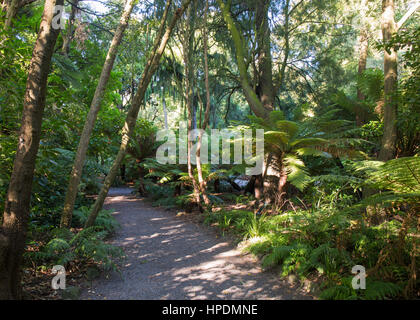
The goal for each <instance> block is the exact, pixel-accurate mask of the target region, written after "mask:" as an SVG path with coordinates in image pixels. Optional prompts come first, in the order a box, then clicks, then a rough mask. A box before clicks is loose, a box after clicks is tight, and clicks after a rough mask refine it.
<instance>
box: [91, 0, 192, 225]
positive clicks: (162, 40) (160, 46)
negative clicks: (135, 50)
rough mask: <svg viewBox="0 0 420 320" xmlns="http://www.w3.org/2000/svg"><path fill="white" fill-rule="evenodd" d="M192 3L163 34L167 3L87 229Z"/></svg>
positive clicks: (92, 222) (104, 196)
mask: <svg viewBox="0 0 420 320" xmlns="http://www.w3.org/2000/svg"><path fill="white" fill-rule="evenodd" d="M190 2H191V0H186V1H185V2H184V3H183V5H182V6H181V7H180V8H178V9H177V10H176V11H175V14H174V15H173V17H172V20H171V22H170V23H169V25H168V26H167V28H166V31H165V33H164V34H163V31H164V25H165V21H166V18H167V13H168V10H169V6H170V4H171V0H168V1H167V4H166V8H165V12H164V15H163V18H162V21H161V25H160V27H159V31H158V34H157V36H156V39H155V43H154V46H153V50H152V52H151V53H150V56H149V58H148V61H147V64H146V67H145V69H144V71H143V75H142V78H141V79H140V82H139V86H138V89H137V92H136V95H135V97H134V100H133V103H132V105H131V106H130V108H129V110H128V113H127V117H126V120H125V124H124V127H123V130H122V139H121V145H120V149H119V151H118V154H117V157H116V159H115V160H114V163H113V164H112V167H111V169H110V171H109V173H108V175H107V176H106V178H105V181H104V185H103V187H102V189H101V191H100V193H99V195H98V197H97V198H96V201H95V204H94V205H93V208H92V210H91V212H90V214H89V217H88V220H87V221H86V227H91V226H93V224H94V223H95V220H96V217H97V216H98V213H99V211H100V210H101V209H102V206H103V203H104V201H105V198H106V196H107V194H108V191H109V188H110V187H111V185H112V183H113V182H114V179H115V177H116V175H117V172H118V168H119V166H120V164H121V162H122V160H123V159H124V157H125V154H126V150H127V146H128V142H129V139H130V136H131V135H132V132H133V129H134V127H135V124H136V121H137V116H138V113H139V110H140V106H141V104H142V101H143V99H144V94H145V92H146V89H147V87H148V85H149V83H150V80H151V79H152V76H153V74H154V73H155V71H156V69H157V68H158V66H159V62H160V58H161V57H162V54H163V52H164V50H165V47H166V44H167V43H168V40H169V38H170V36H171V33H172V30H173V29H174V27H175V24H176V22H177V21H178V19H179V18H180V17H181V16H182V14H183V13H184V11H185V9H186V8H187V7H188V5H189V3H190ZM162 34H163V35H162Z"/></svg>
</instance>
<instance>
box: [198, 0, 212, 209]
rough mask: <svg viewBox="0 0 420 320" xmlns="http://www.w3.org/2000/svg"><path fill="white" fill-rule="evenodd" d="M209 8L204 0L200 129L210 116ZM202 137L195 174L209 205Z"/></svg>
mask: <svg viewBox="0 0 420 320" xmlns="http://www.w3.org/2000/svg"><path fill="white" fill-rule="evenodd" d="M208 10H209V1H208V0H206V5H205V8H204V26H203V47H204V83H205V87H206V111H205V115H204V121H203V123H201V113H200V127H201V129H202V130H206V128H207V124H208V122H209V117H210V88H209V66H208V55H207V53H208V52H207V51H208V45H207V41H208V36H207V12H208ZM202 139H203V134H202V132H200V134H199V136H198V143H197V152H196V163H197V175H198V184H199V188H200V192H201V194H202V195H203V199H204V203H205V204H206V205H207V206H208V205H210V199H209V197H208V196H207V183H206V181H205V180H204V178H203V168H202V167H201V158H200V155H201V142H202Z"/></svg>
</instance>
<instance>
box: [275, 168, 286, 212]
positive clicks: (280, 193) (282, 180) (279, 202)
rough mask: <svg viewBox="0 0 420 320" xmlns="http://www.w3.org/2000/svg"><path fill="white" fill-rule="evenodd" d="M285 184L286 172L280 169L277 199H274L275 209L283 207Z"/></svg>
mask: <svg viewBox="0 0 420 320" xmlns="http://www.w3.org/2000/svg"><path fill="white" fill-rule="evenodd" d="M286 182H287V171H286V170H285V168H284V167H282V168H281V171H280V177H279V182H278V184H277V198H276V207H277V208H281V206H282V205H283V196H284V193H285V192H284V186H285V185H286Z"/></svg>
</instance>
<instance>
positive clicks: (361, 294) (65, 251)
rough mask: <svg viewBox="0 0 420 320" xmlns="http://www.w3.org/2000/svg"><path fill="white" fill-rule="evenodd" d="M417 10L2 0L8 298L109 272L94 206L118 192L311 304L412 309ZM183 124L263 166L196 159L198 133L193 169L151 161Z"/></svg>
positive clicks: (282, 3) (111, 225)
mask: <svg viewBox="0 0 420 320" xmlns="http://www.w3.org/2000/svg"><path fill="white" fill-rule="evenodd" d="M59 6H64V10H61V11H64V12H63V15H62V16H61V18H60V19H57V17H59V16H57V15H58V14H59V12H60V9H59V8H62V7H59ZM419 8H420V2H419V1H412V0H395V1H394V0H382V1H379V0H349V1H342V0H341V1H340V0H308V1H303V0H241V1H240V0H182V1H181V0H147V1H137V0H107V1H99V0H95V1H85V0H66V1H64V0H45V1H42V0H2V4H1V9H2V10H1V11H0V212H1V216H0V299H22V298H24V299H33V298H37V295H36V294H35V293H34V292H33V291H31V289H30V288H28V286H27V284H28V283H29V282H30V279H31V278H33V277H42V275H46V274H48V275H50V274H51V273H50V270H51V268H52V266H53V265H57V264H60V265H64V266H65V267H66V270H68V271H70V272H82V274H83V275H84V276H87V277H89V276H90V275H91V274H93V273H95V270H96V271H97V270H99V271H100V270H105V271H107V270H116V269H117V268H118V266H117V261H118V259H119V258H120V257H122V256H123V252H121V250H120V249H119V248H117V247H113V246H112V245H109V244H107V243H106V242H105V241H104V240H105V239H107V238H108V237H109V236H111V235H112V233H113V232H114V231H115V230H116V228H117V227H118V224H117V222H116V220H115V219H114V218H113V217H112V215H111V212H109V211H106V210H102V206H103V203H104V200H105V197H106V196H107V194H108V191H109V189H110V188H111V187H112V186H120V185H123V184H132V185H133V186H135V190H136V191H137V193H138V195H139V196H146V197H148V198H149V199H150V200H151V201H152V202H153V205H156V206H165V207H170V208H183V209H184V210H186V211H187V212H193V214H195V215H201V216H202V217H203V219H204V223H207V224H209V225H213V226H217V227H218V228H220V229H221V231H222V232H229V233H231V234H233V235H235V236H237V237H238V239H239V240H241V241H243V245H244V248H245V250H247V251H249V252H251V253H253V254H255V255H256V256H258V257H259V258H261V262H262V265H263V267H264V268H273V267H278V268H280V269H281V274H282V276H284V277H286V276H289V275H294V276H295V277H296V278H297V279H299V280H300V281H304V280H305V279H306V280H311V281H313V283H315V284H317V288H318V289H319V290H318V291H317V294H318V295H319V297H320V298H323V299H415V298H417V299H418V298H419V297H420V279H419V269H420V268H419V266H420V90H419V89H420V24H419V21H420V20H419V12H420V10H419ZM57 23H58V27H57ZM61 25H62V28H61V27H60V26H61ZM182 121H186V122H187V125H188V129H190V130H192V129H196V128H199V129H203V130H205V131H206V132H208V133H210V130H211V129H223V128H232V129H236V130H238V131H243V130H246V129H252V130H253V131H255V130H256V129H264V155H263V156H264V170H263V173H262V174H259V175H254V176H247V175H246V174H245V170H246V167H247V165H245V164H235V163H234V162H233V156H232V159H231V162H230V164H224V163H222V162H220V163H219V164H214V163H212V164H207V163H201V161H200V152H201V151H202V150H201V143H202V135H201V134H200V135H199V136H198V137H197V138H196V139H194V141H193V140H191V139H190V140H189V141H188V145H187V149H186V150H187V153H188V162H187V163H186V164H169V163H167V164H162V163H159V162H158V161H157V160H156V151H157V149H158V147H159V146H161V145H162V143H164V141H159V140H157V138H156V134H157V131H158V130H159V129H169V130H174V131H176V130H177V129H178V128H179V126H180V123H181V122H182ZM194 144H195V146H196V147H197V148H193V145H194ZM232 144H233V141H232ZM177 157H180V150H179V149H178V150H177ZM192 159H194V160H196V161H193V160H192ZM95 195H97V196H95ZM354 265H362V266H364V267H365V268H366V272H367V279H366V281H367V282H366V290H355V289H353V288H352V285H351V281H352V277H353V276H354V275H353V274H352V273H351V269H352V267H353V266H354Z"/></svg>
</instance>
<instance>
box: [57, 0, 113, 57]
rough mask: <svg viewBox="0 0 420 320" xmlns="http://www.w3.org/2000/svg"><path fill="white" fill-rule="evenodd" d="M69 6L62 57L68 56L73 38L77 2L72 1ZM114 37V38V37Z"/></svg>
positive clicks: (76, 0) (75, 0) (77, 0)
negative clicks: (69, 11)
mask: <svg viewBox="0 0 420 320" xmlns="http://www.w3.org/2000/svg"><path fill="white" fill-rule="evenodd" d="M72 2H73V4H72V6H71V13H70V17H69V20H68V21H69V25H68V29H67V32H66V34H65V35H64V36H63V46H62V47H61V52H62V54H63V55H65V56H68V55H69V52H70V43H71V40H72V39H73V36H74V30H75V28H74V23H75V20H76V12H77V8H76V7H77V5H78V3H79V0H73V1H72ZM114 37H115V36H114Z"/></svg>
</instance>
